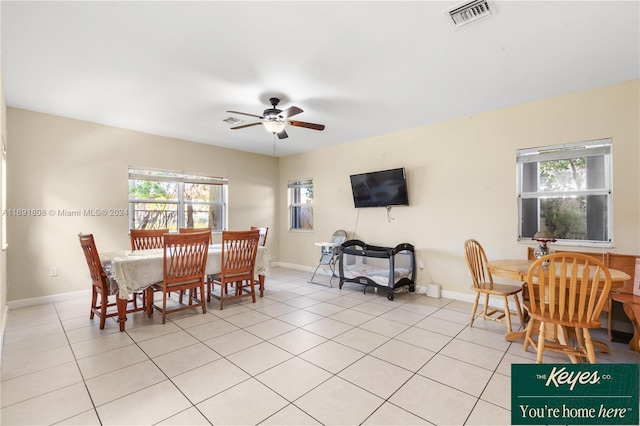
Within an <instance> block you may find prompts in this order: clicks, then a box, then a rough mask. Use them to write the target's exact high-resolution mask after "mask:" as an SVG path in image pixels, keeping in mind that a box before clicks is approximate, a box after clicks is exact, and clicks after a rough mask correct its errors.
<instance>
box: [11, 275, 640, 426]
mask: <svg viewBox="0 0 640 426" xmlns="http://www.w3.org/2000/svg"><path fill="white" fill-rule="evenodd" d="M307 279H308V274H306V273H303V272H300V271H295V270H290V269H283V268H274V269H273V271H272V274H271V276H270V277H268V279H267V283H266V287H267V289H266V293H265V296H264V297H263V298H258V300H257V302H256V303H255V304H252V303H251V302H250V300H248V299H247V300H246V301H245V302H241V303H236V304H233V305H232V304H230V305H228V306H226V307H225V308H224V310H219V309H218V305H217V303H214V302H212V303H210V305H209V308H208V311H207V314H206V315H202V313H199V312H196V311H191V312H190V311H183V312H180V313H176V314H172V315H169V317H168V320H167V322H166V324H164V325H163V324H162V323H161V321H160V315H158V314H157V313H156V314H154V315H153V317H152V318H147V317H146V315H145V314H143V313H137V314H134V315H130V316H129V319H128V321H127V323H126V325H127V330H126V332H124V333H120V332H119V331H118V326H117V323H116V322H115V321H114V320H113V319H111V320H109V321H107V327H106V328H105V329H104V330H100V329H99V328H98V320H97V319H94V320H89V318H88V317H89V315H88V310H89V309H88V308H89V301H88V300H84V299H82V300H80V299H77V300H73V301H67V302H62V303H55V304H46V305H39V306H33V307H28V308H23V309H16V310H12V311H10V313H9V319H8V323H7V328H6V333H5V338H4V347H3V353H2V366H1V379H2V382H1V385H2V388H1V391H2V394H1V398H0V401H1V409H0V423H1V424H3V425H18V424H22V425H26V424H29V425H41V424H65V425H98V424H104V425H129V424H145V425H152V424H162V425H208V424H216V425H221V424H224V425H226V424H241V425H257V424H262V425H317V424H325V425H338V424H340V425H358V424H365V425H420V424H437V425H462V424H465V425H489V424H505V425H507V424H510V387H511V383H510V373H511V369H510V366H511V364H513V363H532V362H534V360H535V354H534V352H533V350H532V349H529V352H524V351H523V347H522V343H521V342H515V343H509V342H506V341H505V340H504V332H505V326H504V325H503V324H499V323H495V322H493V321H483V320H481V319H480V320H476V322H475V324H474V327H473V328H470V327H469V326H468V322H469V315H470V312H471V305H470V304H469V303H464V302H460V301H454V300H449V299H433V298H429V297H427V296H425V295H420V294H414V293H409V292H406V291H405V292H400V293H398V294H397V295H396V297H395V300H394V301H389V300H387V297H386V292H384V291H380V292H374V291H373V289H369V290H368V291H367V293H366V294H363V292H362V286H360V285H353V284H346V285H345V286H344V287H343V289H342V290H339V289H338V288H337V285H334V288H329V287H326V286H321V285H316V284H309V283H307ZM336 281H337V280H335V279H334V284H335V283H336ZM215 302H217V301H215ZM596 334H597V335H596V336H595V337H596V338H599V339H600V340H606V333H603V332H602V330H600V331H598V332H597V333H596ZM610 347H611V352H610V353H609V354H602V353H598V360H599V361H600V362H622V363H629V362H640V355H639V354H637V353H634V352H631V351H629V349H628V345H626V344H619V343H612V344H610ZM544 361H545V362H549V363H551V362H555V363H564V362H566V359H565V358H564V357H563V356H561V355H557V356H554V355H553V354H552V355H548V356H547V355H545V359H544Z"/></svg>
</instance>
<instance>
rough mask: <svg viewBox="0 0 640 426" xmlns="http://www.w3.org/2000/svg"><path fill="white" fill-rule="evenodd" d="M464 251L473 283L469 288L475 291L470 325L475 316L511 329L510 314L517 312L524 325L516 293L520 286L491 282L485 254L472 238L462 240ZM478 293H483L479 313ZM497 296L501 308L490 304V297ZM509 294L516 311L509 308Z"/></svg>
mask: <svg viewBox="0 0 640 426" xmlns="http://www.w3.org/2000/svg"><path fill="white" fill-rule="evenodd" d="M464 252H465V255H466V260H467V266H468V267H469V272H470V273H471V279H472V282H473V285H472V286H471V289H472V290H473V291H475V292H476V298H475V300H474V302H473V310H472V312H471V322H470V323H469V326H470V327H473V321H474V320H475V319H476V318H477V317H482V318H483V319H485V320H487V319H489V320H493V321H497V322H502V323H505V322H506V324H507V331H508V332H511V331H512V325H511V316H512V315H515V314H517V315H518V317H519V318H520V324H523V325H524V317H523V315H522V307H521V306H520V300H519V299H518V293H520V292H521V291H522V286H520V285H512V284H499V283H494V282H493V277H492V276H491V273H490V272H489V270H488V269H487V255H486V254H485V251H484V249H483V248H482V245H480V243H479V242H478V241H476V240H474V239H470V240H467V241H465V242H464ZM480 295H484V309H483V310H482V312H481V313H479V314H478V313H476V311H477V310H478V302H479V300H480ZM491 296H498V297H500V298H502V303H503V305H504V308H503V309H497V308H493V307H491V306H490V301H491V300H490V297H491ZM509 296H513V300H514V303H515V307H516V312H512V311H511V310H510V309H509Z"/></svg>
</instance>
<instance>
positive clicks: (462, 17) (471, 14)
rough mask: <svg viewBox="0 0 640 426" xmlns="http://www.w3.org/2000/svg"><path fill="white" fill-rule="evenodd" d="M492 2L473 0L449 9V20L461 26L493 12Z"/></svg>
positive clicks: (456, 25)
mask: <svg viewBox="0 0 640 426" xmlns="http://www.w3.org/2000/svg"><path fill="white" fill-rule="evenodd" d="M495 12H496V10H495V7H494V6H493V3H492V2H491V1H489V0H474V1H471V2H467V3H464V4H461V5H458V6H456V7H454V8H453V9H449V10H448V11H447V12H446V13H448V14H449V17H450V18H451V22H452V23H453V25H454V26H455V27H461V26H463V25H466V24H469V23H471V22H474V21H477V20H478V19H481V18H484V17H486V16H490V15H492V14H495Z"/></svg>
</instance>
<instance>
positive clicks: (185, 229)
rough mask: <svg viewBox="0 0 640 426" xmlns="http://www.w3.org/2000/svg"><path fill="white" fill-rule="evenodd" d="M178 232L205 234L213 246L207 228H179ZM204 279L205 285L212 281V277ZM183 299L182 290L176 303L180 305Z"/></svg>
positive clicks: (210, 230)
mask: <svg viewBox="0 0 640 426" xmlns="http://www.w3.org/2000/svg"><path fill="white" fill-rule="evenodd" d="M178 232H179V233H181V234H197V233H199V232H200V233H207V235H209V244H210V245H211V244H213V234H212V228H211V227H208V228H180V229H178ZM205 279H206V280H207V281H205V284H206V283H207V282H208V280H210V279H213V276H212V275H207V276H206V277H205ZM183 299H184V290H183V291H181V292H180V296H179V299H178V301H179V302H180V303H182V301H183Z"/></svg>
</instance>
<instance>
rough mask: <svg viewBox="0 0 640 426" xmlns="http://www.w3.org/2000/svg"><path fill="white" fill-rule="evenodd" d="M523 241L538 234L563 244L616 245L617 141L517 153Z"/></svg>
mask: <svg viewBox="0 0 640 426" xmlns="http://www.w3.org/2000/svg"><path fill="white" fill-rule="evenodd" d="M517 167H518V215H519V239H520V240H524V239H530V238H531V237H533V235H534V234H535V233H536V232H537V231H538V230H541V231H542V230H546V231H549V232H551V233H552V234H553V236H554V238H556V239H557V240H558V242H559V243H562V242H567V243H571V244H573V245H590V244H594V245H595V244H597V245H606V246H611V245H612V241H613V235H612V230H613V214H612V206H613V201H612V198H613V197H612V191H611V188H612V182H611V176H612V159H611V139H601V140H595V141H588V142H580V143H572V144H565V145H555V146H547V147H542V148H530V149H522V150H518V151H517Z"/></svg>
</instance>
